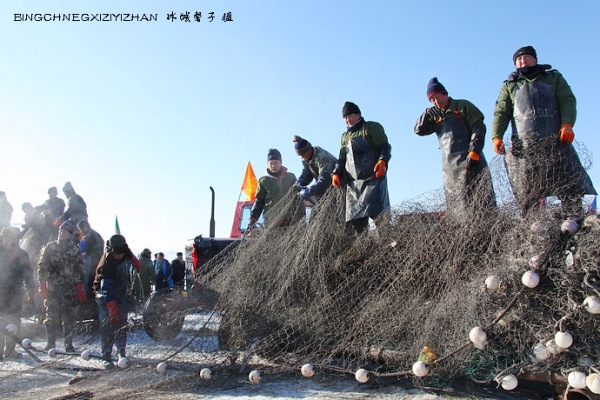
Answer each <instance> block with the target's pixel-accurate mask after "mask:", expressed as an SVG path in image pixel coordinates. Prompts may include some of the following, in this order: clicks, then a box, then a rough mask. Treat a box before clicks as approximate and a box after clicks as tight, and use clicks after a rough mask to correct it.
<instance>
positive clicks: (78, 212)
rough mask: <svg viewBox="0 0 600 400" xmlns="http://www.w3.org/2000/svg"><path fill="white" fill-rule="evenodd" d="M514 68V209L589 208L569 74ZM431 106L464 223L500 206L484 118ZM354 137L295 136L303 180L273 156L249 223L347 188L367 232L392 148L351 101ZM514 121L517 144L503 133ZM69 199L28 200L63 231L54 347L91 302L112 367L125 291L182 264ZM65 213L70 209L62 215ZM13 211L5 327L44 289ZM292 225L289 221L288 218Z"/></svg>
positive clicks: (50, 274)
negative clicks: (96, 222)
mask: <svg viewBox="0 0 600 400" xmlns="http://www.w3.org/2000/svg"><path fill="white" fill-rule="evenodd" d="M513 62H514V65H515V71H513V72H512V73H511V74H510V76H509V78H508V79H507V80H506V81H505V82H504V83H503V84H502V86H501V89H500V95H499V97H498V100H497V102H496V107H495V110H494V120H493V123H492V135H491V137H492V142H493V149H494V151H495V152H496V153H498V154H502V155H504V156H505V158H504V161H505V165H506V170H507V174H508V177H509V181H510V183H511V186H512V190H513V193H514V195H515V198H516V201H517V204H518V205H519V207H520V209H521V211H522V212H523V213H524V214H526V213H527V212H529V211H531V210H532V209H534V208H535V207H536V206H537V205H539V204H540V201H539V200H540V199H542V198H545V197H547V196H558V198H559V199H560V200H561V207H562V210H563V212H564V213H565V214H568V215H579V214H581V212H582V203H581V198H582V196H584V195H586V194H590V195H595V194H596V190H595V189H594V186H593V185H592V182H591V180H590V178H589V176H588V174H587V172H586V171H585V169H584V168H583V166H582V165H581V162H580V160H579V157H578V155H577V153H576V151H575V149H574V148H573V146H572V142H573V140H574V132H573V126H574V124H575V119H576V101H575V96H574V95H573V93H572V91H571V88H570V87H569V85H568V84H567V82H566V80H565V79H564V78H563V76H562V75H561V74H560V73H559V72H558V71H556V70H554V69H552V68H551V67H550V66H549V65H545V64H538V61H537V53H536V51H535V49H534V48H533V47H531V46H525V47H522V48H520V49H518V50H517V51H516V52H515V53H514V55H513ZM427 98H428V100H429V101H430V102H431V103H432V105H431V107H428V108H427V109H426V110H425V111H424V112H423V114H422V115H421V116H420V117H419V118H418V120H417V122H416V124H415V127H414V132H415V133H416V134H417V135H420V136H426V135H430V134H432V133H436V135H437V136H438V139H439V145H440V146H439V147H440V151H441V153H442V172H443V178H444V180H443V181H444V192H445V198H446V212H447V215H448V216H456V217H461V216H462V215H463V214H464V212H465V211H466V212H468V210H469V208H473V207H484V208H489V209H493V208H495V206H496V200H495V196H494V190H493V186H492V179H491V174H490V170H489V168H488V166H487V162H486V159H485V156H484V154H483V148H484V145H485V136H486V126H485V124H484V122H483V121H484V115H483V113H482V112H481V111H480V110H479V109H478V108H477V107H476V106H475V105H474V104H472V103H471V102H469V101H467V100H461V99H453V98H452V97H450V96H449V94H448V91H447V90H446V88H445V87H444V85H443V84H442V83H441V82H439V81H438V79H437V78H433V79H431V80H430V82H429V83H428V85H427ZM342 117H343V119H344V121H345V124H346V128H347V129H346V131H345V132H344V133H343V134H342V136H341V146H340V150H339V154H338V156H337V157H335V156H333V155H332V154H331V153H329V152H328V151H326V150H325V149H323V148H321V147H319V146H313V145H312V144H311V143H310V142H309V141H307V140H306V139H304V138H302V137H300V136H298V135H294V136H293V137H292V141H293V143H294V148H295V152H296V154H297V155H298V156H300V157H302V165H303V169H302V172H301V174H300V176H299V177H296V176H295V175H294V174H293V173H292V172H290V171H288V170H287V168H286V167H284V166H283V163H282V157H281V153H280V152H279V151H278V150H277V149H270V150H269V151H268V154H267V170H266V174H265V175H264V176H262V177H261V178H260V179H259V181H258V187H257V191H256V200H255V202H254V205H253V207H252V210H251V214H250V223H249V226H248V228H249V229H252V227H253V226H254V225H255V224H256V223H257V221H258V220H259V218H260V217H261V215H263V213H264V220H265V223H267V224H268V223H270V218H271V214H270V211H271V210H272V208H273V206H274V205H275V204H276V203H277V202H279V201H280V200H281V199H282V198H283V197H284V196H285V195H286V194H287V193H288V192H290V190H293V191H295V192H296V193H298V195H299V197H294V199H296V200H297V199H298V198H299V199H301V200H299V201H301V203H300V204H299V207H298V210H299V212H298V213H297V215H294V216H292V217H291V219H292V220H299V219H300V218H301V217H302V215H303V211H304V209H303V206H304V204H305V203H304V201H306V202H309V203H312V204H315V203H316V202H317V201H318V200H319V199H320V198H321V197H322V196H323V195H324V194H325V192H326V191H327V190H328V189H329V188H330V187H333V188H334V190H337V189H342V190H344V192H345V220H346V229H347V230H348V232H350V233H354V234H360V233H362V232H364V231H365V230H366V229H367V228H368V226H369V219H373V220H375V219H376V218H377V217H379V216H381V215H382V214H384V212H385V211H386V210H388V209H389V207H390V200H389V194H388V184H387V171H388V164H389V162H390V159H391V145H390V143H389V141H388V137H387V135H386V133H385V130H384V128H383V126H382V125H381V124H379V123H377V122H374V121H366V120H365V119H364V118H363V116H362V113H361V110H360V108H359V107H358V106H357V105H356V104H354V103H352V102H346V103H345V104H344V105H343V107H342ZM509 123H510V124H511V127H512V135H511V139H510V145H505V143H504V134H505V131H506V129H507V128H508V124H509ZM63 192H64V193H65V195H66V197H67V199H68V202H67V204H65V202H64V201H63V200H62V199H60V198H58V197H57V194H58V193H57V189H56V188H55V187H52V188H50V189H49V190H48V195H49V198H48V200H47V201H46V202H45V203H44V204H43V205H42V206H38V207H36V208H34V207H31V205H30V204H28V203H27V205H24V207H23V209H24V211H25V212H26V217H25V224H24V226H23V231H26V230H28V229H31V228H32V227H34V226H35V225H36V224H37V223H39V215H44V217H43V219H44V218H45V219H49V220H50V221H51V225H52V226H54V227H57V228H58V229H57V231H56V234H55V236H54V238H56V239H54V238H53V240H52V241H50V242H49V243H47V244H46V246H45V247H44V248H43V250H42V253H41V258H40V262H39V266H38V268H37V280H38V282H39V293H40V294H41V296H42V298H43V300H44V307H45V316H46V317H45V321H44V323H45V326H46V334H47V346H46V348H47V349H50V348H53V347H55V346H56V337H57V331H58V329H59V327H60V326H61V325H62V329H63V337H64V346H65V350H66V351H67V352H74V351H75V348H74V346H73V341H72V337H73V328H74V315H73V309H74V305H75V304H77V303H81V304H83V303H86V302H87V301H90V300H93V299H95V301H96V303H97V310H98V317H99V320H100V325H101V348H102V358H103V359H104V361H105V363H106V365H107V367H110V366H112V350H113V347H116V349H117V353H118V357H125V355H126V354H125V347H126V341H127V337H126V327H127V311H128V293H129V290H130V288H131V289H132V292H133V294H134V296H136V297H137V298H138V299H140V298H143V299H146V298H148V297H149V296H150V295H151V293H152V291H153V287H152V286H154V290H161V289H169V288H184V285H185V282H186V266H185V261H184V259H183V254H182V253H177V258H176V259H175V260H173V261H172V262H171V263H169V261H168V260H166V259H165V257H164V254H163V253H156V254H155V256H154V257H155V259H154V260H152V259H151V252H150V250H149V249H144V250H143V251H142V252H141V253H140V256H139V259H138V258H137V257H136V256H135V255H134V254H133V253H132V252H131V250H130V249H129V246H128V244H127V241H126V240H125V238H124V237H123V236H122V235H113V236H111V238H110V239H109V240H108V241H106V243H105V242H104V239H103V238H102V236H101V235H100V234H98V233H97V232H96V231H94V230H93V229H92V228H91V226H90V224H89V222H88V219H87V217H88V215H87V208H86V204H85V201H84V200H83V199H82V198H81V196H79V195H78V194H77V193H75V190H74V189H73V186H72V185H71V183H69V182H67V183H66V184H65V185H64V187H63ZM65 208H66V210H65ZM12 211H13V210H12V206H11V205H10V203H9V202H8V200H7V198H6V194H5V193H4V192H0V229H1V231H0V237H1V245H0V270H1V271H2V273H3V274H4V275H3V277H4V278H3V279H2V280H0V321H1V324H0V329H4V327H5V326H6V325H7V324H9V323H15V324H18V323H19V321H20V309H21V305H22V304H23V303H24V302H33V301H34V294H35V289H36V287H37V285H36V282H35V279H34V274H33V268H32V267H31V265H30V261H29V256H28V254H27V253H26V252H25V251H23V250H22V249H20V248H19V239H20V237H21V236H22V231H20V230H19V229H18V228H15V227H11V226H10V219H11V216H12ZM287 222H289V220H288V221H287ZM15 356H17V353H16V352H15V351H14V342H13V341H12V340H10V338H9V337H5V336H4V335H0V358H2V357H15Z"/></svg>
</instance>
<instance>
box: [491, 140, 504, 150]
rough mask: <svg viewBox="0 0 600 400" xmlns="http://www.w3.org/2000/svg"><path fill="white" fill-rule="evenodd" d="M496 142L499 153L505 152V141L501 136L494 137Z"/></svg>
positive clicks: (495, 148) (495, 145)
mask: <svg viewBox="0 0 600 400" xmlns="http://www.w3.org/2000/svg"><path fill="white" fill-rule="evenodd" d="M492 142H494V151H495V152H496V153H498V154H504V150H505V149H504V142H503V141H502V139H500V138H499V137H495V138H493V139H492Z"/></svg>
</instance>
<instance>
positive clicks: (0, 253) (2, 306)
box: [0, 227, 36, 360]
mask: <svg viewBox="0 0 600 400" xmlns="http://www.w3.org/2000/svg"><path fill="white" fill-rule="evenodd" d="M0 236H1V242H0V276H1V277H2V279H0V329H2V330H3V331H4V329H5V328H6V325H8V324H15V325H16V326H17V328H19V327H20V326H21V308H22V305H23V302H24V301H25V295H26V294H27V302H28V303H30V304H33V303H34V301H35V300H34V295H35V293H34V291H35V288H36V285H35V281H34V280H33V269H32V268H31V264H30V263H29V255H27V253H26V252H25V251H24V250H22V249H21V248H20V247H19V237H20V231H19V228H14V227H4V228H2V231H1V233H0ZM25 288H27V292H25ZM3 358H21V353H18V352H16V351H15V342H14V341H13V340H12V339H11V338H9V337H8V336H6V335H3V334H0V360H2V359H3Z"/></svg>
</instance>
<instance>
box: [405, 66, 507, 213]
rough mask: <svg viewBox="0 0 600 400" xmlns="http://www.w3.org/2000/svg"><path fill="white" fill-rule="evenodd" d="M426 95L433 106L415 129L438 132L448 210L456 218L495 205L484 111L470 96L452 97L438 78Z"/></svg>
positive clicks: (421, 131) (424, 131)
mask: <svg viewBox="0 0 600 400" xmlns="http://www.w3.org/2000/svg"><path fill="white" fill-rule="evenodd" d="M427 98H428V99H429V101H430V102H431V103H433V107H429V108H428V109H426V110H425V112H423V114H422V115H421V116H420V117H419V119H418V120H417V122H416V124H415V133H416V134H417V135H419V136H427V135H431V134H432V133H434V132H435V133H436V134H437V137H438V141H439V148H440V150H441V152H442V173H443V176H444V192H445V197H446V214H447V215H448V216H450V217H454V218H455V219H457V220H460V219H464V218H465V217H467V216H468V213H467V210H468V209H469V208H472V207H475V208H476V209H479V208H480V207H495V205H496V197H495V195H494V188H493V187H492V176H491V174H490V170H489V168H488V167H487V162H486V160H485V155H484V154H483V145H484V143H485V132H486V128H485V124H484V123H483V113H482V112H481V111H479V109H478V108H477V107H475V106H474V105H473V104H472V103H471V102H469V101H467V100H460V99H457V100H455V99H453V98H452V97H450V96H448V92H447V91H446V88H445V87H444V85H442V84H441V83H440V82H439V81H438V79H437V78H432V79H431V80H430V81H429V83H428V84H427Z"/></svg>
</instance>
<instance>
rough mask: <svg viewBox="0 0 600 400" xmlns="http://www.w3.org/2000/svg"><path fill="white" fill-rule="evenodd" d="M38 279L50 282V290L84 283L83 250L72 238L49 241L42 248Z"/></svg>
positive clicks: (69, 290) (68, 290) (67, 289)
mask: <svg viewBox="0 0 600 400" xmlns="http://www.w3.org/2000/svg"><path fill="white" fill-rule="evenodd" d="M38 280H45V281H47V283H48V292H49V293H50V292H54V291H57V290H63V291H67V292H73V293H75V291H74V290H71V288H73V287H74V286H75V285H76V284H77V283H83V257H82V256H81V250H80V249H79V246H77V245H76V244H75V243H74V242H73V241H72V240H65V241H59V240H57V241H54V242H50V243H48V244H47V245H46V246H45V247H44V249H43V250H42V255H41V256H40V263H39V266H38Z"/></svg>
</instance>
